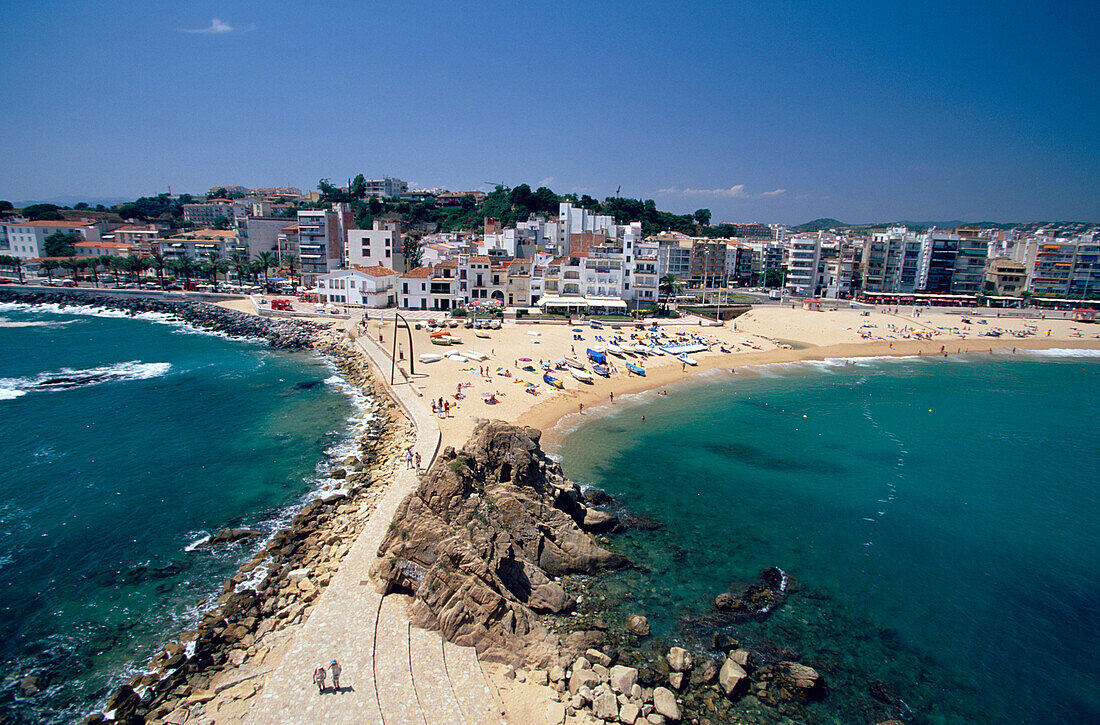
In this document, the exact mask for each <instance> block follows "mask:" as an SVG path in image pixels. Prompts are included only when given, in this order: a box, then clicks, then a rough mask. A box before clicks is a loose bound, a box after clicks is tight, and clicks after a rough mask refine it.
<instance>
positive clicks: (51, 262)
mask: <svg viewBox="0 0 1100 725" xmlns="http://www.w3.org/2000/svg"><path fill="white" fill-rule="evenodd" d="M60 267H61V263H60V262H58V261H57V260H56V259H43V260H42V262H41V264H39V265H38V268H39V269H44V270H46V279H48V280H49V281H50V282H53V271H54V270H55V269H59V268H60Z"/></svg>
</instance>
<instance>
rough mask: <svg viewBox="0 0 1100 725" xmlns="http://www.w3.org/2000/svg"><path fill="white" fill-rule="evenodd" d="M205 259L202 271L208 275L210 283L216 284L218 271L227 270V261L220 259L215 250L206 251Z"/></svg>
mask: <svg viewBox="0 0 1100 725" xmlns="http://www.w3.org/2000/svg"><path fill="white" fill-rule="evenodd" d="M206 259H207V260H208V261H207V263H206V265H205V267H204V271H205V272H206V273H207V274H209V275H210V282H211V284H213V285H215V286H216V285H217V284H218V273H219V272H223V273H224V272H227V271H229V263H228V262H226V261H225V260H224V259H222V258H221V255H220V254H218V253H217V252H207V254H206Z"/></svg>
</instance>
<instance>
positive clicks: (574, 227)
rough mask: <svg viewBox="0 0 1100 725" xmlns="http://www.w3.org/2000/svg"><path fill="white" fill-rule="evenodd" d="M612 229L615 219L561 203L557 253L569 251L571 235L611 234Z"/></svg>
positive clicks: (565, 202)
mask: <svg viewBox="0 0 1100 725" xmlns="http://www.w3.org/2000/svg"><path fill="white" fill-rule="evenodd" d="M614 227H615V217H613V216H610V215H607V214H593V213H592V212H590V211H588V210H587V209H581V208H579V207H575V206H573V205H572V204H570V203H569V202H567V201H563V202H561V203H560V204H559V205H558V223H557V240H556V246H557V252H558V253H559V254H565V253H566V252H568V251H570V248H569V243H570V237H571V236H572V235H573V234H613V233H614Z"/></svg>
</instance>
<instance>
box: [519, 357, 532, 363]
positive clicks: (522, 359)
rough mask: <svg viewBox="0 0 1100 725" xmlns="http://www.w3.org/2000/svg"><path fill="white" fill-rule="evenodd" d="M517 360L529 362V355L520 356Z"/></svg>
mask: <svg viewBox="0 0 1100 725" xmlns="http://www.w3.org/2000/svg"><path fill="white" fill-rule="evenodd" d="M519 361H520V362H531V358H529V357H521V358H520V359H519Z"/></svg>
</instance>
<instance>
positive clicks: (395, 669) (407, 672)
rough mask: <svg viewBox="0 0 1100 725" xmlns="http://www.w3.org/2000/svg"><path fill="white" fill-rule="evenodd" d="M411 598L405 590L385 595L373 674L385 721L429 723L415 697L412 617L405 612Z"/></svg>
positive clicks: (411, 724) (408, 724) (406, 724)
mask: <svg viewBox="0 0 1100 725" xmlns="http://www.w3.org/2000/svg"><path fill="white" fill-rule="evenodd" d="M408 599H409V597H407V596H405V595H403V594H389V595H387V596H385V597H383V598H382V605H381V608H380V609H379V610H378V628H377V630H376V633H375V640H374V677H375V681H376V682H377V684H378V705H379V707H380V708H381V710H382V721H383V722H385V724H386V725H427V721H426V720H425V719H424V713H423V712H422V711H421V709H420V702H419V701H418V700H417V697H416V686H415V685H414V684H413V678H412V668H411V663H410V659H409V620H408V617H407V616H406V615H405V606H406V602H407V601H408Z"/></svg>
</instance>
